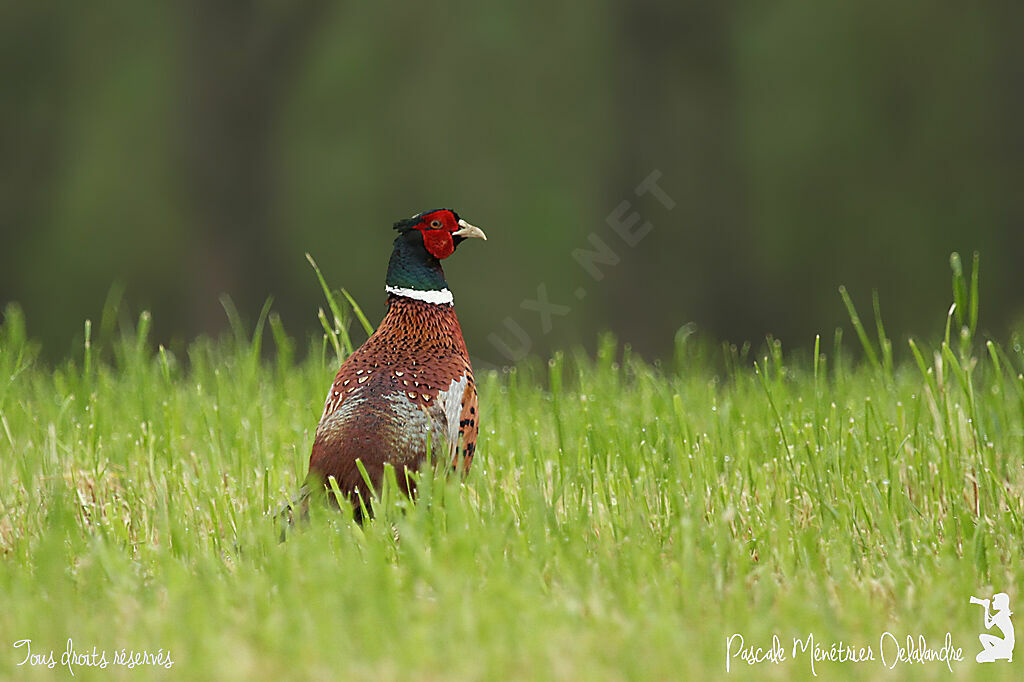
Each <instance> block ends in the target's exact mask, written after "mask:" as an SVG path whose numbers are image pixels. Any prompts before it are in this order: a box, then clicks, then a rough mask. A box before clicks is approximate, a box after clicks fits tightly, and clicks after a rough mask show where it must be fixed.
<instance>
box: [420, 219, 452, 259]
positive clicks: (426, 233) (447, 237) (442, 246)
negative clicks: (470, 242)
mask: <svg viewBox="0 0 1024 682" xmlns="http://www.w3.org/2000/svg"><path fill="white" fill-rule="evenodd" d="M420 231H421V232H422V233H423V245H424V246H425V247H427V251H429V252H430V255H432V256H433V257H434V258H437V259H438V260H443V259H445V258H447V257H448V256H450V255H452V254H453V253H455V242H454V241H453V240H452V233H451V232H449V231H448V230H446V229H444V228H443V227H442V228H441V229H430V228H429V227H428V228H426V229H424V230H420Z"/></svg>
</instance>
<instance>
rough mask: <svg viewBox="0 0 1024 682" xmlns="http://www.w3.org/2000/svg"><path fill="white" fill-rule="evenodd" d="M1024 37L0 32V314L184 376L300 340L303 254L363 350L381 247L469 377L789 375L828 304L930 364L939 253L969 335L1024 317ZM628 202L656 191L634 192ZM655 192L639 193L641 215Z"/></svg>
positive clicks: (0, 26) (853, 11) (526, 8)
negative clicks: (448, 224)
mask: <svg viewBox="0 0 1024 682" xmlns="http://www.w3.org/2000/svg"><path fill="white" fill-rule="evenodd" d="M1022 19H1024V10H1022V8H1021V6H1020V5H1019V4H1017V3H1001V2H987V1H986V2H978V3H970V4H961V5H949V4H945V5H939V4H935V3H918V2H906V3H883V2H878V1H877V0H837V1H836V2H830V3H804V2H797V1H795V0H781V1H780V2H775V3H738V2H704V3H693V2H673V1H671V0H630V1H626V0H600V1H598V2H594V3H588V4H583V5H581V4H578V3H555V4H551V3H539V2H525V3H469V2H447V3H441V4H429V5H427V4H424V5H422V6H420V5H413V4H408V3H402V4H399V3H396V2H382V3H375V4H370V5H366V4H362V3H346V4H342V3H331V2H327V0H292V1H289V2H286V1H284V0H250V1H248V2H245V1H240V0H233V1H229V0H181V1H180V2H176V3H145V2H142V3H140V2H128V1H127V0H107V1H106V2H100V3H99V4H95V3H89V4H81V3H65V2H56V1H54V0H36V1H35V2H31V3H5V4H4V5H3V6H2V7H0V55H2V58H0V78H2V83H3V95H4V97H3V100H4V105H3V107H2V109H0V130H2V131H3V132H2V138H0V139H2V140H3V142H2V153H0V230H2V233H0V234H2V236H0V303H5V302H8V301H18V302H20V304H21V305H22V306H23V308H24V309H25V311H26V314H27V316H28V321H29V326H30V331H31V333H32V334H33V335H34V336H35V337H36V338H39V339H41V340H42V341H43V342H44V344H45V346H46V348H47V350H48V351H49V353H50V355H51V356H54V355H56V356H59V355H63V354H65V353H67V352H68V349H69V348H70V347H71V344H72V343H75V339H76V338H79V339H80V338H81V333H82V332H81V330H82V323H83V320H84V319H85V318H86V317H90V318H92V319H96V318H97V317H98V316H99V314H100V311H101V309H102V307H103V303H104V300H105V299H106V297H107V295H108V292H110V291H111V290H112V287H114V289H113V290H114V291H118V290H119V289H117V288H116V287H123V290H124V291H125V299H126V304H125V308H124V309H125V310H131V311H133V313H137V312H138V311H139V310H141V309H149V310H151V311H152V312H153V315H154V323H155V329H156V336H157V337H158V339H159V340H160V341H162V342H164V343H170V344H181V343H183V342H185V341H186V340H187V339H189V338H191V337H192V336H193V335H195V334H197V333H200V332H211V331H217V330H218V329H220V328H222V327H224V326H225V325H226V317H225V315H224V313H223V311H222V310H221V307H220V303H219V302H218V298H219V295H220V294H221V293H227V294H229V295H230V296H231V298H232V299H233V300H234V301H235V303H236V305H237V306H238V308H239V309H240V310H241V311H242V313H243V316H245V317H247V319H249V320H250V321H252V320H253V319H254V318H255V316H256V313H257V312H258V310H259V308H260V306H261V305H262V303H263V302H264V300H265V299H266V297H268V296H271V295H272V296H273V297H274V299H275V303H274V307H275V309H276V310H277V311H279V312H280V314H281V316H282V318H283V320H284V322H285V325H286V327H287V328H288V329H289V330H290V331H291V332H293V333H295V334H302V333H306V332H309V331H314V330H316V329H317V327H318V322H317V319H316V309H317V308H318V307H319V306H320V305H322V299H321V295H320V293H319V291H318V286H317V283H316V280H315V277H314V276H313V273H312V272H311V270H310V269H309V266H308V264H307V262H306V260H305V258H304V256H303V254H304V253H305V252H307V251H308V252H310V253H311V254H312V255H313V256H314V258H316V259H317V261H318V263H319V264H320V266H321V268H322V269H323V271H324V273H325V275H326V276H327V278H328V281H330V282H331V283H332V284H334V285H335V286H338V287H341V286H344V287H346V288H348V289H349V291H351V292H352V293H353V295H354V296H355V297H356V299H357V300H359V301H360V302H361V303H362V305H363V307H364V309H365V310H366V311H367V313H368V314H369V315H370V316H371V317H372V318H374V319H377V318H379V316H380V315H381V313H382V311H383V292H382V289H383V277H384V269H385V265H386V262H387V258H388V255H389V253H390V242H391V239H392V233H391V230H390V225H391V223H392V222H393V221H394V220H396V219H399V218H402V217H405V216H408V215H410V214H412V213H415V212H417V211H419V210H423V209H426V208H433V207H436V206H451V207H454V208H455V209H456V210H458V211H459V212H460V213H461V214H462V215H463V217H465V218H467V219H469V220H470V221H472V222H475V223H477V224H479V225H480V226H481V227H483V228H484V229H485V230H487V233H488V236H489V237H490V241H488V242H487V243H486V244H479V243H473V244H467V245H466V246H465V247H464V248H463V249H461V250H460V252H459V253H458V254H457V255H456V256H455V257H454V258H453V259H452V260H451V261H449V262H448V265H447V272H448V277H449V281H450V283H451V284H452V288H453V290H454V292H455V295H456V298H457V300H458V307H459V310H460V313H461V317H462V318H463V326H464V328H465V331H466V336H467V339H468V342H469V345H470V347H471V348H472V349H473V351H474V354H475V355H476V356H478V357H479V358H480V359H481V360H482V361H484V362H490V363H494V364H501V363H503V362H507V361H509V360H510V359H515V358H516V357H518V356H519V355H521V354H523V353H525V352H545V351H547V350H549V349H550V348H552V347H559V346H563V345H566V344H569V343H576V342H585V343H592V342H593V339H594V335H595V332H596V331H597V330H599V329H612V330H614V331H615V332H616V333H617V334H618V335H619V337H620V338H622V339H624V340H626V341H630V342H632V343H633V345H634V347H635V348H638V349H640V350H642V351H644V352H648V353H652V354H659V353H663V352H664V351H666V350H667V349H668V348H670V347H671V344H672V339H673V335H674V333H675V331H676V330H677V329H678V328H679V327H680V326H681V325H683V324H684V323H687V322H691V321H693V322H696V323H697V325H698V328H701V329H703V330H704V331H706V332H708V333H710V334H712V335H714V336H716V337H720V338H724V339H731V340H735V341H743V340H747V339H750V340H753V341H755V342H757V341H758V340H759V339H761V338H763V337H764V336H765V335H766V334H772V335H774V336H776V337H778V338H781V339H783V340H784V342H785V343H786V344H787V345H789V346H793V345H806V344H808V343H810V342H811V341H812V340H813V337H814V334H815V333H819V332H821V333H823V334H825V335H830V334H831V331H832V329H833V328H834V327H835V326H837V325H839V324H842V323H843V322H844V321H845V312H844V309H843V306H842V304H841V302H840V300H839V297H838V295H837V293H836V288H837V286H838V285H839V284H842V283H845V284H846V285H847V286H848V288H849V289H850V291H851V293H852V294H853V296H854V298H855V300H857V301H858V302H861V303H862V304H863V305H864V306H865V307H866V306H867V305H868V304H869V301H870V292H871V289H872V288H876V289H878V291H879V295H880V299H881V303H882V310H883V313H884V315H885V319H886V322H887V327H888V328H889V329H890V331H892V332H895V333H896V334H901V333H908V332H911V331H912V332H914V333H924V334H928V333H931V332H933V331H935V330H937V329H938V328H939V326H940V321H941V316H942V314H943V313H944V312H945V309H946V306H947V305H948V301H949V286H948V281H949V269H948V266H947V259H948V256H949V253H950V252H951V251H953V250H959V251H961V252H962V253H965V254H969V253H970V252H972V251H974V250H978V251H980V252H981V255H982V280H981V284H982V326H983V328H985V329H987V330H988V331H990V332H992V333H994V334H996V335H1001V334H1005V332H1006V330H1007V328H1008V327H1009V326H1011V325H1016V324H1018V323H1019V322H1020V321H1021V319H1022V312H1024V297H1022V295H1021V292H1022V290H1024V269H1022V268H1021V266H1020V264H1019V261H1020V257H1021V249H1020V245H1021V241H1022V240H1021V237H1022V223H1024V199H1022V197H1024V192H1022V191H1021V180H1022V175H1024V173H1022V170H1024V169H1022V159H1024V132H1022V129H1021V125H1020V121H1021V120H1022V115H1024V88H1022V87H1021V86H1022V85H1024V84H1022V79H1021V75H1022V70H1024V41H1021V40H1020V37H1019V31H1020V27H1021V26H1024V21H1022ZM652 174H653V175H652ZM652 177H653V178H654V180H651V182H654V183H656V186H653V185H647V186H645V189H646V191H638V187H640V186H641V185H642V184H643V183H644V182H645V181H648V180H650V179H651V178H652Z"/></svg>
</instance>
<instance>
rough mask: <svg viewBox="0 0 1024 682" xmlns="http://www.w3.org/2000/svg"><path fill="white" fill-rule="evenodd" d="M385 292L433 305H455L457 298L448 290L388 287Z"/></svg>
mask: <svg viewBox="0 0 1024 682" xmlns="http://www.w3.org/2000/svg"><path fill="white" fill-rule="evenodd" d="M384 290H385V291H387V292H388V293H389V294H393V295H395V296H402V297H404V298H411V299H414V300H416V301H423V302H425V303H433V304H434V305H454V304H455V298H454V297H453V296H452V292H450V291H448V290H447V289H440V290H436V291H420V290H419V289H405V288H403V287H392V286H386V287H384Z"/></svg>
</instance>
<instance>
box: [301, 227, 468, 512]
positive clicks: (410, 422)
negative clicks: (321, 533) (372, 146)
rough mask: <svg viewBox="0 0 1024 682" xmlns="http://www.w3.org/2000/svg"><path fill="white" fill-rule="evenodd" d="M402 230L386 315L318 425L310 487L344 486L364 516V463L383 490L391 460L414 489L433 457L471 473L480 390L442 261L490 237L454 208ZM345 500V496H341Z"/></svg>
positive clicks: (342, 377)
mask: <svg viewBox="0 0 1024 682" xmlns="http://www.w3.org/2000/svg"><path fill="white" fill-rule="evenodd" d="M394 227H395V229H396V230H398V237H397V238H396V239H395V247H394V251H392V253H391V261H390V262H389V263H388V272H387V282H386V287H385V289H386V291H387V295H388V297H387V306H388V310H387V314H386V315H385V316H384V320H383V321H382V322H381V323H380V326H379V327H378V328H377V330H376V331H375V332H374V333H373V334H372V335H371V336H370V338H368V339H367V340H366V342H365V343H364V344H363V345H362V346H360V347H359V349H358V350H356V351H355V352H354V353H353V354H352V355H351V356H350V357H349V358H348V359H347V360H345V361H344V362H343V363H342V365H341V368H340V369H339V370H338V374H337V376H335V378H334V383H333V384H332V385H331V388H330V390H329V391H328V393H327V400H326V402H325V403H324V411H323V415H322V416H321V417H320V424H319V425H318V426H317V429H316V436H315V439H314V441H313V451H312V453H311V455H310V458H309V475H308V476H307V478H306V482H305V485H304V486H303V488H304V492H306V494H307V495H308V493H309V492H312V491H313V490H315V489H316V488H317V487H318V486H319V487H320V488H321V489H323V488H324V487H327V489H328V491H329V490H330V487H329V481H328V477H331V476H333V477H334V479H335V481H336V482H337V486H338V490H339V491H340V492H341V493H342V495H343V496H344V497H346V498H347V502H348V503H349V504H351V505H352V508H353V511H354V513H355V516H356V518H357V519H361V514H360V506H359V497H358V496H359V495H361V496H362V499H363V501H364V502H365V506H367V507H369V506H370V504H371V497H370V492H369V490H368V488H367V486H366V483H365V482H364V480H363V476H362V474H361V472H360V471H359V467H358V465H357V464H356V462H357V460H361V461H362V465H363V467H364V468H365V470H366V473H367V474H368V478H369V479H370V481H371V482H372V484H373V486H374V488H375V489H376V490H380V484H381V482H382V478H383V474H384V465H385V464H391V465H392V466H393V467H394V468H395V473H396V478H397V480H398V483H399V487H400V488H402V491H403V492H404V493H406V494H407V495H410V496H411V495H413V494H415V490H414V489H413V490H410V488H412V487H414V486H413V485H412V484H411V483H409V478H408V477H407V476H406V472H407V471H408V472H411V473H415V472H416V471H417V470H418V468H419V467H420V466H421V464H422V463H423V462H424V460H425V458H426V456H427V451H428V447H429V450H430V455H431V459H432V460H433V461H435V462H440V461H444V462H445V463H446V464H447V465H448V466H450V467H451V468H452V469H453V470H455V471H462V472H466V471H468V470H469V466H470V463H471V462H472V460H473V452H474V450H475V448H476V436H477V430H478V429H479V415H478V414H477V392H476V385H475V383H474V381H473V368H472V366H471V365H470V361H469V353H468V352H467V351H466V342H465V341H464V340H463V338H462V329H461V328H460V327H459V320H458V318H457V317H456V316H455V307H454V304H453V299H452V294H451V291H449V290H448V283H447V282H446V281H445V278H444V271H443V270H442V268H441V261H442V260H444V259H445V258H447V257H448V256H450V255H452V253H454V252H455V249H456V247H458V246H459V244H460V243H462V242H463V241H464V240H465V239H467V238H470V237H477V238H480V239H484V240H486V239H487V236H486V235H485V234H484V232H483V230H481V229H480V228H478V227H475V226H473V225H470V224H469V223H467V222H466V221H465V220H462V219H461V218H459V215H458V214H457V213H456V212H455V211H453V210H451V209H446V208H445V209H435V210H433V211H426V212H424V213H420V214H418V215H415V216H413V217H411V218H408V219H406V220H401V221H399V222H397V223H395V225H394ZM344 502H345V500H337V503H338V504H339V505H343V504H344Z"/></svg>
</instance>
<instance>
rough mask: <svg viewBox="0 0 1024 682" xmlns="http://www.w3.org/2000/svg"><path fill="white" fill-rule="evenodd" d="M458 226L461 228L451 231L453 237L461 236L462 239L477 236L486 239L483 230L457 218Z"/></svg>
mask: <svg viewBox="0 0 1024 682" xmlns="http://www.w3.org/2000/svg"><path fill="white" fill-rule="evenodd" d="M459 227H461V228H462V229H460V230H456V231H455V232H452V236H453V237H462V238H463V239H466V238H468V237H477V238H479V239H483V240H484V241H487V235H486V234H484V231H483V230H481V229H480V228H479V227H477V226H476V225H470V224H469V223H467V222H466V221H465V220H462V219H459Z"/></svg>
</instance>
